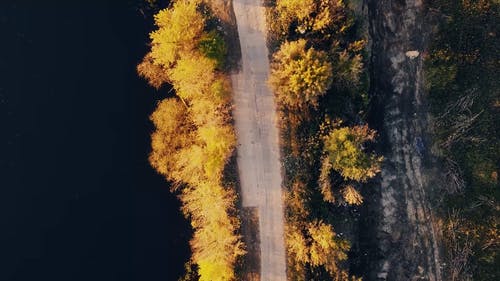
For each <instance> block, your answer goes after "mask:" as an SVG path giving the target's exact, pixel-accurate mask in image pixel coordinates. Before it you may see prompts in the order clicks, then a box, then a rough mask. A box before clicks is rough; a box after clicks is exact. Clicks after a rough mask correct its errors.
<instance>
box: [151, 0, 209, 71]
mask: <svg viewBox="0 0 500 281" xmlns="http://www.w3.org/2000/svg"><path fill="white" fill-rule="evenodd" d="M199 3H200V0H179V1H175V3H174V5H173V6H172V7H171V8H168V9H164V10H161V11H160V12H158V14H156V15H155V25H156V26H157V27H158V29H157V30H155V31H153V32H151V34H150V35H149V36H150V38H151V56H152V58H153V61H154V63H155V64H157V65H161V66H163V67H165V68H169V67H170V66H171V65H172V64H173V63H175V61H176V60H177V59H178V58H179V56H180V54H181V53H189V52H191V51H192V50H193V49H195V48H196V47H197V46H198V41H199V39H200V38H201V35H202V34H203V29H204V27H205V20H204V17H203V15H202V14H201V13H200V12H198V10H197V8H198V5H199Z"/></svg>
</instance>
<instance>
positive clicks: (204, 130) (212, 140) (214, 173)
mask: <svg viewBox="0 0 500 281" xmlns="http://www.w3.org/2000/svg"><path fill="white" fill-rule="evenodd" d="M198 138H199V139H200V141H201V143H203V145H204V147H203V150H204V151H205V155H206V160H205V163H204V169H205V175H206V177H207V178H208V179H220V178H221V176H222V172H223V170H224V167H225V164H226V162H227V160H228V159H229V156H230V155H231V152H232V151H233V148H234V145H235V143H236V137H235V135H234V132H233V130H232V128H231V127H230V126H228V125H222V124H217V123H212V124H207V125H205V126H203V127H200V128H199V129H198Z"/></svg>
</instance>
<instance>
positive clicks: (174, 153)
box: [149, 98, 195, 182]
mask: <svg viewBox="0 0 500 281" xmlns="http://www.w3.org/2000/svg"><path fill="white" fill-rule="evenodd" d="M150 119H151V121H152V122H153V124H154V126H155V131H154V132H153V133H152V135H151V147H152V151H151V154H150V155H149V162H150V163H151V165H152V166H153V168H155V169H156V171H158V173H160V174H162V175H164V176H166V177H167V178H168V179H170V180H172V181H174V182H182V181H184V178H181V177H178V176H177V175H176V173H175V170H176V168H175V167H176V166H177V162H178V161H179V160H180V157H182V155H181V154H180V152H181V151H182V150H185V149H187V148H188V147H190V146H192V145H193V144H194V138H195V132H194V130H195V128H194V127H193V126H192V124H191V122H190V120H189V116H188V114H187V110H186V108H185V107H184V105H183V104H182V103H181V102H180V101H178V100H177V99H175V98H170V99H165V100H163V101H161V102H160V103H159V104H158V106H157V108H156V110H155V111H154V112H153V114H152V115H151V117H150Z"/></svg>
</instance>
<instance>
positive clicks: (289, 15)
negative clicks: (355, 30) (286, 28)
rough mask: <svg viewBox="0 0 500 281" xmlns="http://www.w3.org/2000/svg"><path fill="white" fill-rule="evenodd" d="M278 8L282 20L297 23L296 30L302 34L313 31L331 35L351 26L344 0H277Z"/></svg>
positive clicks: (287, 22)
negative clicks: (347, 18) (347, 19)
mask: <svg viewBox="0 0 500 281" xmlns="http://www.w3.org/2000/svg"><path fill="white" fill-rule="evenodd" d="M276 9H277V12H278V14H279V15H280V20H281V21H283V22H285V23H286V24H287V25H291V24H292V23H295V25H296V31H297V32H299V33H302V34H304V33H306V32H311V31H312V32H321V33H325V35H326V36H329V35H330V34H331V33H333V32H344V31H345V30H346V29H347V28H348V27H349V26H350V23H349V22H347V21H346V16H345V15H346V11H345V4H344V1H342V0H277V1H276ZM326 33H330V34H326Z"/></svg>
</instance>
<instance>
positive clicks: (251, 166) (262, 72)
mask: <svg viewBox="0 0 500 281" xmlns="http://www.w3.org/2000/svg"><path fill="white" fill-rule="evenodd" d="M233 6H234V12H235V15H236V21H237V26H238V33H239V38H240V45H241V55H242V61H241V70H240V71H239V73H237V74H234V75H233V76H232V82H233V88H234V111H233V115H234V119H235V126H236V134H237V138H238V148H237V153H238V156H237V161H238V171H239V175H240V184H241V196H242V204H243V207H244V208H245V207H255V208H256V209H257V213H258V216H259V233H260V235H259V236H260V237H259V238H260V239H259V240H260V257H261V261H260V264H261V266H260V268H261V276H260V277H261V278H260V280H262V281H275V280H276V281H278V280H280V281H284V280H286V263H285V246H284V218H283V198H282V190H281V182H282V177H281V165H280V155H279V145H278V128H277V119H276V116H277V115H276V108H275V103H274V97H273V94H272V93H271V92H270V90H269V89H268V86H267V79H268V75H269V61H268V50H267V47H266V28H265V15H264V8H263V7H262V3H261V1H260V0H234V2H233Z"/></svg>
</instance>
